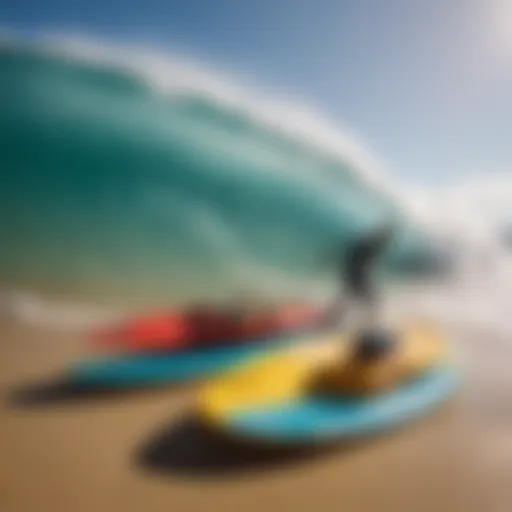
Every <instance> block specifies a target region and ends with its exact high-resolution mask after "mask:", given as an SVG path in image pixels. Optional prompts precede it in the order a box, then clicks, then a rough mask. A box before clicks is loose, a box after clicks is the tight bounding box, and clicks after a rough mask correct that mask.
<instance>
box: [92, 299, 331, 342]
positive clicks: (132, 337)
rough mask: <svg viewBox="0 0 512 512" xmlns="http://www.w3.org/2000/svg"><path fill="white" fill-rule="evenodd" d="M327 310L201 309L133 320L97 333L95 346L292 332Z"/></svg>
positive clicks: (234, 339) (298, 307) (219, 339)
mask: <svg viewBox="0 0 512 512" xmlns="http://www.w3.org/2000/svg"><path fill="white" fill-rule="evenodd" d="M324 315H325V310H323V309H320V308H317V307H313V306H311V305H303V304H292V305H287V306H282V307H280V308H277V309H275V310H273V311H265V312H253V313H250V312H247V313H244V314H238V313H232V314H229V312H223V311H221V310H220V311H219V310H213V309H205V308H197V309H190V310H186V311H166V312H159V313H154V314H150V315H143V316H140V317H135V318H133V319H129V320H127V321H125V322H123V323H121V324H120V325H116V326H113V327H111V328H106V329H104V330H100V331H99V332H95V333H93V339H94V345H95V346H97V347H99V348H103V349H112V350H116V351H121V352H137V351H148V350H166V351H169V350H183V349H189V348H199V347H207V346H215V345H221V344H229V343H236V342H241V341H249V340H252V339H258V338H266V337H269V336H274V335H278V334H281V335H283V334H291V333H293V332H295V331H300V330H302V329H306V328H308V327H313V326H314V325H315V323H317V322H320V321H321V320H322V318H323V316H324Z"/></svg>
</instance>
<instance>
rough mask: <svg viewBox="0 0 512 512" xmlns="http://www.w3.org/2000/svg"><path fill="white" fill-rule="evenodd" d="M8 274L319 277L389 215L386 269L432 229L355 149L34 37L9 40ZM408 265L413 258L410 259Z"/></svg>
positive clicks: (175, 284)
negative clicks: (396, 227) (338, 148)
mask: <svg viewBox="0 0 512 512" xmlns="http://www.w3.org/2000/svg"><path fill="white" fill-rule="evenodd" d="M0 76H1V77H2V78H1V80H0V138H1V140H2V144H1V149H0V172H1V174H2V186H1V187H0V243H1V250H0V282H1V283H2V284H3V285H4V286H10V287H18V288H19V287H21V288H28V289H37V290H47V291H50V292H53V293H57V294H62V295H73V296H80V297H94V298H96V297H102V298H103V299H105V300H108V301H114V302H120V301H122V302H130V303H137V304H141V303H160V302H162V303H163V302H171V301H172V302H179V301H183V300H189V299H193V298H197V297H206V296H208V297H216V296H219V297H221V296H223V294H226V293H233V292H236V291H237V290H238V291H240V290H241V289H244V290H247V289H251V287H258V286H259V287H263V285H264V284H265V286H267V289H272V288H273V289H274V291H275V289H278V288H279V287H283V288H286V286H291V285H292V284H297V283H306V282H307V283H310V282H313V281H314V282H317V281H318V279H319V276H320V275H321V270H320V269H319V266H318V261H319V260H318V258H319V257H320V255H322V254H324V253H325V252H326V251H328V250H330V248H331V247H332V245H333V244H334V243H336V244H339V243H343V242H344V241H346V240H348V239H349V238H350V237H352V236H354V235H356V234H358V233H360V232H362V231H364V230H365V229H368V228H370V227H371V226H373V225H374V224H376V223H377V222H379V221H380V220H382V219H383V218H387V217H389V216H390V215H391V216H394V217H395V218H397V219H399V220H400V222H401V224H400V225H401V229H402V234H403V235H404V236H402V238H401V242H400V245H399V246H398V249H397V250H395V252H394V253H393V254H392V256H391V258H390V260H389V261H390V268H394V269H395V270H397V271H398V274H400V272H401V271H402V272H405V270H407V269H408V268H409V269H410V268H413V267H415V265H416V267H418V261H419V259H418V256H419V257H420V259H421V257H422V255H423V256H424V254H425V252H424V247H423V245H422V244H423V243H424V239H423V237H422V235H421V234H420V233H419V232H418V231H417V230H415V229H414V226H413V224H412V222H409V220H408V219H407V218H406V217H404V212H403V211H402V208H401V207H400V205H399V204H398V203H397V202H396V201H394V200H393V199H391V197H389V195H388V194H387V193H386V192H385V191H384V190H380V189H379V188H378V187H376V186H374V185H371V184H369V182H368V181H367V180H366V179H365V178H364V176H365V169H363V168H362V166H360V165H358V164H357V163H354V162H355V161H354V159H352V158H349V156H348V155H346V157H345V156H344V155H343V154H342V153H341V152H338V153H335V152H332V151H328V150H327V149H325V148H322V147H321V146H320V145H318V144H314V143H313V142H311V141H310V140H308V139H307V138H304V137H302V138H301V137H299V136H293V134H290V133H289V132H287V131H286V130H280V129H279V127H278V126H277V125H276V124H275V123H274V124H272V123H268V122H266V121H265V119H264V118H263V117H261V116H260V117H258V115H255V112H254V109H252V110H251V108H249V107H247V106H246V105H244V104H242V103H240V101H238V103H237V102H236V101H234V100H233V101H230V100H229V98H219V97H218V95H215V94H214V93H213V92H212V91H211V90H209V89H208V83H203V82H198V83H196V84H195V85H194V86H190V85H189V86H187V87H180V88H175V89H169V90H167V91H162V90H158V89H156V88H155V87H154V86H153V85H152V84H151V83H150V80H149V79H148V77H147V76H145V75H144V74H143V73H141V72H137V71H136V70H134V69H132V68H130V67H128V66H126V65H124V64H121V63H118V64H116V63H113V62H112V61H110V62H109V63H108V64H107V63H105V62H104V61H103V62H102V61H100V60H95V59H84V58H77V57H70V56H69V55H67V56H66V55H63V54H61V53H59V52H55V51H50V50H49V49H42V48H41V47H39V46H37V45H34V46H32V47H30V46H28V45H16V44H13V43H9V44H4V45H3V46H2V47H1V48H0ZM411 265H412V266H411Z"/></svg>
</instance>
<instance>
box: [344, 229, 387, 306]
mask: <svg viewBox="0 0 512 512" xmlns="http://www.w3.org/2000/svg"><path fill="white" fill-rule="evenodd" d="M392 235H393V231H392V230H391V229H390V228H388V227H384V228H382V229H379V230H378V231H377V232H374V233H372V234H370V235H369V236H368V237H366V238H363V239H362V240H359V241H357V242H356V243H354V244H353V245H352V246H351V247H349V249H348V251H347V254H346V255H345V258H344V260H343V262H342V263H341V268H340V270H341V272H342V278H343V279H344V281H345V283H346V285H347V288H348V292H349V294H350V295H351V296H352V297H354V298H356V299H358V300H363V301H368V302H373V301H374V300H375V291H374V289H373V283H372V270H373V268H374V267H375V264H376V262H377V260H378V258H379V257H380V256H381V255H382V253H383V252H384V251H385V250H386V249H387V246H388V245H389V243H390V241H391V238H392Z"/></svg>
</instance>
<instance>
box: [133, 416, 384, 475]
mask: <svg viewBox="0 0 512 512" xmlns="http://www.w3.org/2000/svg"><path fill="white" fill-rule="evenodd" d="M373 442H376V439H374V440H373V441H372V443H373ZM363 444H365V445H367V444H370V441H369V439H366V440H362V439H360V440H356V441H352V442H350V443H347V442H344V443H343V442H337V443H331V444H328V445H327V444H325V445H316V446H314V445H309V446H307V447H293V448H292V447H287V448H281V447H274V446H273V447H268V446H253V445H249V444H244V443H243V442H238V441H235V440H232V439H227V438H225V437H223V436H221V435H220V434H217V433H215V432H213V431H212V430H211V429H208V428H207V427H206V426H204V425H203V424H201V422H200V421H199V420H198V419H197V418H195V417H194V416H192V415H190V416H186V417H185V418H183V419H182V420H181V421H180V422H178V423H177V424H176V423H173V424H171V425H170V426H167V427H164V428H163V429H160V430H159V431H157V432H156V433H154V434H153V436H152V437H151V438H150V439H149V440H146V441H145V442H143V443H142V444H141V445H139V446H137V447H136V449H135V451H134V453H133V460H132V462H133V463H134V464H135V465H136V467H137V468H138V469H142V470H143V471H146V472H150V473H160V474H167V475H173V476H181V477H188V478H210V479H217V480H218V479H223V478H232V477H235V476H243V475H247V474H250V473H255V472H261V471H271V470H277V469H282V468H283V467H287V466H291V465H297V464H300V463H306V462H311V461H313V460H316V459H319V458H321V457H325V456H327V455H328V453H332V452H333V451H335V453H336V454H338V455H339V454H340V453H346V452H349V451H351V450H353V449H355V448H358V447H359V448H362V445H363Z"/></svg>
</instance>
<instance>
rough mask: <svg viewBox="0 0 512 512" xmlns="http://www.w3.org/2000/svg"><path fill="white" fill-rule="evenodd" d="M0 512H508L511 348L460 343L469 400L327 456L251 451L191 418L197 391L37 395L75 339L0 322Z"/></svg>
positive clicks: (59, 390)
mask: <svg viewBox="0 0 512 512" xmlns="http://www.w3.org/2000/svg"><path fill="white" fill-rule="evenodd" d="M0 331H1V337H0V391H1V398H2V403H1V410H0V510H2V512H47V511H48V512H61V511H62V512H70V511H73V512H97V511H106V510H109V511H123V512H132V511H133V512H139V511H142V510H144V511H148V512H149V511H151V512H153V511H155V512H159V511H166V512H168V511H170V510H172V511H173V512H181V511H183V512H186V511H191V512H194V511H198V512H199V511H203V510H219V511H226V512H231V511H235V510H243V511H244V512H250V511H253V510H254V511H256V510H258V511H261V510H268V511H269V512H271V511H274V510H276V511H277V510H285V509H286V510H294V511H312V510H319V511H320V510H321V511H322V512H328V511H336V512H338V511H341V510H346V511H349V512H365V511H390V512H391V511H393V512H396V511H406V512H411V511H414V512H421V511H432V512H443V511H446V512H458V511H461V512H471V511H484V510H485V511H490V512H502V511H503V512H508V511H510V510H512V488H511V486H510V478H511V477H510V475H511V474H512V436H511V434H510V432H511V427H512V372H510V364H511V361H512V358H511V355H512V348H509V347H512V343H511V341H510V340H507V339H501V338H500V337H499V336H497V335H495V334H494V335H491V334H490V333H488V332H485V331H482V332H479V333H477V332H472V333H462V332H460V331H459V332H458V333H456V334H457V336H456V339H457V347H458V348H459V349H460V353H461V360H462V364H463V366H464V371H465V384H464V388H463V391H462V393H461V394H460V395H459V397H458V398H457V399H455V400H454V401H453V402H452V403H450V404H448V405H447V406H445V407H443V408H442V409H441V410H440V411H439V412H438V413H436V414H434V415H432V416H431V417H429V418H427V419H426V420H424V421H420V422H417V423H416V424H414V425H411V426H409V427H407V428H406V429H403V430H401V431H400V432H395V433H393V434H391V435H388V436H385V437H382V438H379V439H375V440H372V441H368V442H365V443H364V444H359V445H354V446H336V447H333V448H332V449H330V450H326V451H316V452H311V451H310V452H306V453H296V452H295V453H293V452H292V453H274V454H270V455H269V454H265V453H262V452H261V451H255V450H245V449H242V448H236V447H232V446H229V445H226V444H225V443H224V442H222V441H220V440H218V439H215V438H212V436H210V435H208V434H207V433H205V432H204V431H202V430H201V429H200V428H199V427H198V426H196V425H195V424H194V421H193V419H190V418H189V417H188V413H189V411H190V409H189V406H190V399H191V398H192V397H193V387H185V388H183V387H182V388H180V389H172V388H167V389H160V390H157V391H149V390H148V391H144V392H128V393H109V392H102V393H97V394H93V395H90V394H89V395H86V394H82V393H76V392H74V391H73V390H70V389H66V388H65V387H62V386H60V387H58V386H54V387H53V388H52V389H48V388H47V389H43V388H41V387H40V386H39V389H33V388H30V387H29V385H30V384H31V383H33V382H34V381H37V380H41V379H42V380H46V381H48V379H50V378H57V377H58V376H59V373H60V371H61V370H62V368H63V367H64V366H65V365H66V364H68V363H70V362H72V361H74V360H76V359H78V358H79V357H80V356H81V355H83V354H84V349H83V340H80V339H78V338H77V337H76V336H75V337H74V339H73V338H72V337H71V336H70V335H69V334H56V333H51V332H43V331H41V330H34V329H27V328H20V327H15V326H9V325H2V326H1V329H0Z"/></svg>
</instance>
